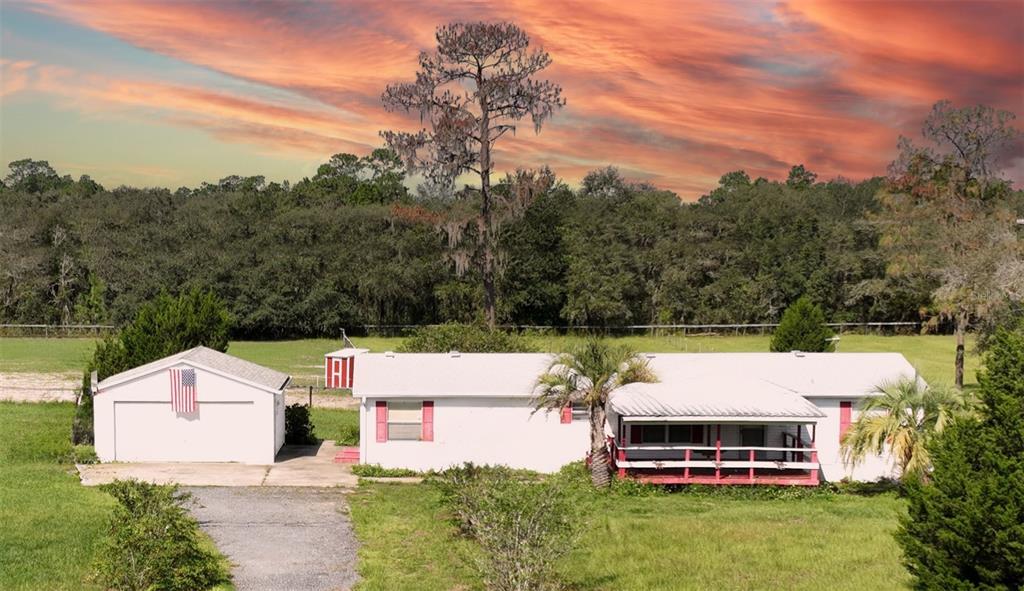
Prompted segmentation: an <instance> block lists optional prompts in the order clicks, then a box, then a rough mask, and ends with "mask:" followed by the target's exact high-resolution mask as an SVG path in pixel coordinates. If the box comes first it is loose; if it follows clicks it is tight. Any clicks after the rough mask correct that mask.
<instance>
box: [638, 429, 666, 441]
mask: <svg viewBox="0 0 1024 591" xmlns="http://www.w3.org/2000/svg"><path fill="white" fill-rule="evenodd" d="M640 443H665V425H640Z"/></svg>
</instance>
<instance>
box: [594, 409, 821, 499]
mask: <svg viewBox="0 0 1024 591" xmlns="http://www.w3.org/2000/svg"><path fill="white" fill-rule="evenodd" d="M620 421H621V423H620V424H621V426H620V429H619V431H618V433H619V437H618V438H617V439H616V438H615V437H609V438H608V439H609V442H608V443H609V448H610V452H611V457H612V464H613V468H614V470H615V471H616V473H617V475H618V476H619V477H620V478H627V477H629V478H634V479H637V480H640V481H643V482H650V483H656V484H712V485H714V484H770V485H796V486H817V485H818V483H819V463H818V452H817V450H816V449H815V445H814V440H815V435H816V431H817V428H816V425H815V423H813V422H810V423H778V422H714V423H711V422H703V421H702V420H701V419H694V420H690V421H684V420H672V421H652V420H651V419H650V417H620Z"/></svg>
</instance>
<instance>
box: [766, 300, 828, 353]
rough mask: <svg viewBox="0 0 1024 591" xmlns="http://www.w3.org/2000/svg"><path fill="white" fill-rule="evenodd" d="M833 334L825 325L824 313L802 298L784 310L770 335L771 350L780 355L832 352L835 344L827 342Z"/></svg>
mask: <svg viewBox="0 0 1024 591" xmlns="http://www.w3.org/2000/svg"><path fill="white" fill-rule="evenodd" d="M833 334H835V333H833V332H832V329H830V328H829V327H828V325H827V324H826V323H825V313H824V312H822V311H821V308H819V307H818V306H817V305H815V304H813V303H811V300H809V299H807V297H806V296H804V297H801V298H800V299H798V300H797V301H796V302H794V303H793V305H791V306H790V307H788V308H786V312H785V313H783V315H782V320H781V321H780V322H779V327H778V328H776V329H775V333H774V334H773V335H772V343H771V350H772V351H775V352H780V353H785V352H787V351H807V352H811V353H815V352H821V351H833V350H835V343H833V342H832V341H830V340H829V338H831V337H832V335H833Z"/></svg>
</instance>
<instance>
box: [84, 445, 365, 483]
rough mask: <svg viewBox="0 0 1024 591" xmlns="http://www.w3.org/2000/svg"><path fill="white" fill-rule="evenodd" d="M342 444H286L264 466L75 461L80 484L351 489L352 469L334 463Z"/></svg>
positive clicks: (354, 479)
mask: <svg viewBox="0 0 1024 591" xmlns="http://www.w3.org/2000/svg"><path fill="white" fill-rule="evenodd" d="M340 449H341V448H339V447H337V446H335V445H334V442H333V441H324V442H323V443H321V444H320V445H319V446H285V447H284V448H282V449H281V453H279V454H278V455H277V461H276V462H275V463H273V464H271V465H269V466H262V465H255V464H234V463H201V462H194V463H188V462H181V463H177V462H153V463H148V462H147V463H124V464H122V463H116V462H115V463H112V464H88V465H86V464H80V465H78V473H79V476H80V477H81V480H82V484H84V485H85V486H96V485H99V484H107V483H109V482H111V481H113V480H116V479H122V480H123V479H127V478H134V479H136V480H143V481H146V482H153V483H156V484H171V483H176V484H181V485H184V486H308V487H341V488H347V489H351V488H355V486H356V484H357V482H358V478H357V477H356V476H355V475H354V474H352V468H351V466H349V465H345V464H335V463H334V456H335V454H336V453H337V452H338V451H339V450H340Z"/></svg>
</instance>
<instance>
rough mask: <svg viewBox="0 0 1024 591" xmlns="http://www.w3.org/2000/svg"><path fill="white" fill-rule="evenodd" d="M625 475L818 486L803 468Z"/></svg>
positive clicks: (654, 480) (688, 481) (667, 480)
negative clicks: (750, 472)
mask: <svg viewBox="0 0 1024 591" xmlns="http://www.w3.org/2000/svg"><path fill="white" fill-rule="evenodd" d="M626 477H628V478H633V479H635V480H639V481H640V482H646V483H650V484H711V485H715V484H721V485H736V484H762V485H765V484H766V485H778V486H818V478H817V475H816V474H813V475H812V474H809V473H807V472H806V471H803V470H773V471H771V472H770V473H767V474H758V473H755V474H754V476H753V478H751V476H750V474H749V473H748V471H747V470H743V471H742V473H739V472H734V473H726V472H723V473H722V474H720V475H719V476H718V477H716V476H715V475H714V474H713V473H711V474H693V473H691V474H690V475H689V476H687V475H686V474H685V473H684V472H683V471H682V470H636V469H630V470H626Z"/></svg>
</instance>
